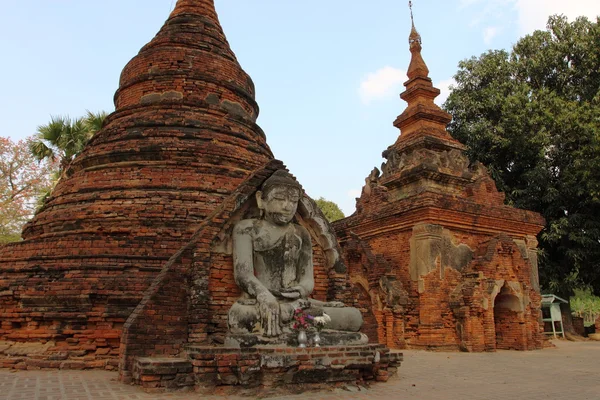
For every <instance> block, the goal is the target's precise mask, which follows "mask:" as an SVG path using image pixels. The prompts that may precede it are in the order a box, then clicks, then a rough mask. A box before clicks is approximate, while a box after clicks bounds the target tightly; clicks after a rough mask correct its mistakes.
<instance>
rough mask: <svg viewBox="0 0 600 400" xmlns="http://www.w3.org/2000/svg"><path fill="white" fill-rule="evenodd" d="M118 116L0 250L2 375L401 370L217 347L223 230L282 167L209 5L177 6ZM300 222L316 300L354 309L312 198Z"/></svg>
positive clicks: (336, 358) (368, 351)
mask: <svg viewBox="0 0 600 400" xmlns="http://www.w3.org/2000/svg"><path fill="white" fill-rule="evenodd" d="M114 102H115V112H114V113H112V114H111V115H110V116H109V117H108V118H107V120H106V122H105V125H104V127H103V128H102V130H101V131H100V132H98V133H97V134H96V135H95V136H94V137H93V138H92V139H91V140H90V142H89V143H88V145H87V147H86V148H85V150H84V151H83V152H82V153H81V154H80V155H78V156H77V158H76V159H75V161H74V162H73V163H72V164H71V165H70V166H69V168H68V170H67V171H66V172H65V174H64V176H63V178H62V179H61V180H60V181H59V183H58V185H57V186H56V188H55V189H54V191H53V192H52V195H51V196H50V198H49V199H48V200H47V201H46V203H45V205H44V206H43V208H42V209H41V210H40V211H39V212H38V213H37V214H36V216H35V217H34V218H33V220H32V221H31V222H30V223H28V224H27V225H26V227H25V228H24V230H23V234H22V236H23V241H22V242H19V243H13V244H9V245H6V246H3V247H0V324H1V325H0V367H9V368H17V369H31V368H106V369H117V368H119V370H120V376H121V379H122V380H124V381H135V382H137V383H140V384H144V385H146V386H147V387H152V388H158V387H162V388H167V387H168V388H175V387H177V388H181V387H187V386H193V385H194V384H195V383H198V382H199V383H201V384H202V383H205V384H209V385H237V384H241V385H261V384H264V385H273V384H274V383H277V382H284V381H285V383H307V382H308V383H310V382H313V381H315V380H318V381H319V382H323V381H325V382H326V381H328V379H329V380H331V381H335V382H338V381H356V380H364V379H377V380H380V381H381V380H387V377H388V371H389V372H390V373H393V371H395V368H396V367H397V366H398V363H399V359H400V358H399V355H395V356H391V355H390V351H389V349H387V348H386V347H385V346H383V345H377V344H367V345H365V346H363V347H362V348H360V349H358V350H357V349H355V348H350V347H348V348H345V347H344V348H333V349H327V348H324V349H323V350H320V351H316V350H317V349H315V351H314V352H313V353H314V355H313V356H307V355H306V350H304V349H291V350H294V351H292V352H291V353H294V354H293V357H292V356H290V355H289V354H287V353H285V352H284V353H282V354H279V353H280V352H279V351H278V352H277V354H271V353H269V354H266V353H264V352H263V353H261V352H260V351H251V350H247V351H245V352H243V353H242V351H241V350H240V349H239V348H238V349H231V348H225V347H223V343H224V341H225V338H226V335H227V332H228V322H227V321H228V320H227V317H228V311H229V309H230V308H231V307H232V304H233V303H234V302H235V301H236V300H237V299H238V298H239V297H240V295H241V291H240V288H239V287H238V285H237V284H236V282H235V279H234V275H233V274H234V273H233V267H232V241H231V231H232V227H233V226H234V224H235V223H236V222H237V221H239V220H241V219H243V218H251V217H253V215H256V214H257V211H258V210H257V204H256V200H255V193H256V192H257V190H260V187H261V185H262V184H263V183H264V182H265V181H266V180H267V179H268V178H269V177H270V176H271V175H273V174H274V173H275V171H277V170H281V169H285V166H284V165H283V163H282V162H280V161H278V160H275V159H274V157H273V154H272V153H271V150H270V149H269V147H268V145H267V143H266V138H265V134H264V133H263V131H262V130H261V128H260V127H259V126H258V125H257V124H256V119H257V116H258V111H259V110H258V105H257V103H256V101H255V100H254V84H253V82H252V80H251V78H250V77H249V76H248V75H247V74H246V73H245V72H244V71H243V69H242V68H241V67H240V65H239V63H238V62H237V60H236V57H235V55H234V53H233V52H232V50H231V49H230V46H229V44H228V42H227V40H226V38H225V35H224V33H223V30H222V28H221V26H220V23H219V20H218V17H217V13H216V11H215V6H214V1H213V0H178V2H177V3H176V6H175V8H174V10H173V11H172V13H171V14H170V16H169V17H168V19H167V21H166V22H165V24H164V26H163V27H162V28H161V29H160V31H159V32H158V34H157V35H156V36H155V37H154V39H152V41H150V43H148V44H147V45H146V46H144V47H143V48H142V49H141V50H140V52H139V54H137V55H136V56H135V57H134V58H133V59H132V60H131V61H130V62H129V63H128V64H127V65H126V66H125V68H124V70H123V72H122V74H121V79H120V85H119V88H118V90H117V92H116V93H115V96H114ZM295 221H296V223H297V224H299V225H302V226H303V227H305V228H306V229H307V231H308V232H309V234H310V236H311V238H312V240H311V242H312V245H313V264H314V291H313V292H312V298H314V299H316V300H321V301H340V302H344V303H345V304H347V305H354V304H356V303H357V302H356V300H355V298H354V296H353V292H352V290H350V289H351V286H352V284H351V282H350V279H349V275H348V270H347V267H346V265H345V264H344V262H343V260H342V257H341V249H340V247H339V245H338V243H337V240H336V238H335V233H334V231H333V228H332V227H331V226H330V225H329V223H328V222H327V221H326V219H325V218H324V217H323V215H322V213H321V212H320V210H319V209H318V207H317V206H316V204H315V203H314V201H312V200H311V199H310V198H309V197H308V196H306V195H304V196H303V197H302V199H301V201H300V204H299V206H298V211H297V214H296V216H295ZM272 353H273V352H272ZM288 353H289V352H288ZM296 353H297V354H296ZM265 357H266V359H267V360H268V362H265V361H264V360H265ZM290 357H291V358H290ZM165 360H167V361H165ZM282 363H283V364H282ZM331 365H334V367H330V366H331ZM317 370H318V371H317ZM324 377H328V378H327V379H325V378H324Z"/></svg>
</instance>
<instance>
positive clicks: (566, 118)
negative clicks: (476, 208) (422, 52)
mask: <svg viewBox="0 0 600 400" xmlns="http://www.w3.org/2000/svg"><path fill="white" fill-rule="evenodd" d="M599 49H600V18H598V19H597V21H596V22H591V21H589V20H588V19H586V18H578V19H577V20H575V21H574V22H572V23H569V22H568V21H567V19H566V18H565V17H563V16H553V17H550V19H549V21H548V26H547V30H545V31H536V32H534V33H533V34H531V35H528V36H525V37H524V38H522V39H520V40H519V41H518V42H517V44H516V45H515V46H514V47H513V49H512V51H511V52H506V51H503V50H495V51H489V52H487V53H485V54H482V55H481V56H480V57H478V58H475V57H474V58H471V59H469V60H464V61H462V62H460V63H459V71H458V73H457V74H456V76H455V80H456V85H455V87H454V90H453V91H452V93H451V94H450V96H449V97H448V100H447V101H446V103H445V104H444V106H445V108H446V109H447V110H448V112H450V113H451V114H452V115H453V117H454V119H453V121H452V123H451V124H450V125H449V128H448V129H449V131H450V132H451V134H452V135H453V136H454V137H455V138H456V139H458V140H460V141H461V142H463V143H465V144H466V145H467V147H468V153H469V156H470V158H471V159H472V160H479V161H481V162H483V163H484V164H486V165H487V166H488V169H489V171H490V173H491V175H492V177H493V178H494V179H495V180H496V183H497V185H498V188H499V189H500V190H502V191H504V192H505V193H506V196H507V200H508V202H509V203H510V204H512V205H514V206H516V207H519V208H525V209H529V210H534V211H537V212H540V213H541V214H542V215H543V216H544V217H545V218H546V221H547V226H546V228H545V229H544V231H542V234H541V235H540V256H541V257H540V278H541V281H542V284H543V287H544V290H546V291H551V292H554V293H557V294H559V295H561V296H563V297H566V298H568V297H569V296H570V295H571V294H572V293H573V289H574V288H577V287H582V286H586V285H589V286H590V287H592V288H593V290H594V292H595V293H600V51H599Z"/></svg>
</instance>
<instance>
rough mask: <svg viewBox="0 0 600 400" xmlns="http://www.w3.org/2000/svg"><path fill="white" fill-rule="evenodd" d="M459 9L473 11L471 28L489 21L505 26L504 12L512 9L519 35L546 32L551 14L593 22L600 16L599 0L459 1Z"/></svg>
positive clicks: (506, 22)
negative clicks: (541, 30)
mask: <svg viewBox="0 0 600 400" xmlns="http://www.w3.org/2000/svg"><path fill="white" fill-rule="evenodd" d="M459 7H461V8H471V9H472V10H473V12H474V15H473V17H472V18H471V21H470V23H469V26H471V27H473V26H477V25H479V24H485V23H487V24H490V23H491V22H492V21H493V23H494V24H498V23H504V25H506V26H508V25H509V23H508V18H507V15H506V13H505V12H506V11H507V10H514V11H516V13H517V20H518V29H519V35H520V36H522V35H525V34H528V33H531V32H533V31H534V30H536V29H545V28H546V22H548V17H549V16H551V15H554V14H564V15H566V16H567V17H568V18H569V21H573V20H574V19H575V18H577V17H579V16H582V15H583V16H586V17H588V18H589V19H593V20H595V19H596V16H598V15H600V1H598V0H566V1H565V0H487V1H485V2H484V1H478V0H460V3H459ZM490 40H491V38H490Z"/></svg>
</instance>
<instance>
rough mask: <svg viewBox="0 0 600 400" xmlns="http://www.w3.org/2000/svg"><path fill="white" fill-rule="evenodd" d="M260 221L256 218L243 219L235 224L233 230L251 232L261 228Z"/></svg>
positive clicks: (242, 232) (240, 232)
mask: <svg viewBox="0 0 600 400" xmlns="http://www.w3.org/2000/svg"><path fill="white" fill-rule="evenodd" d="M260 222H261V220H259V219H256V218H250V219H243V220H241V221H239V222H238V223H236V224H235V226H234V227H233V231H234V232H235V233H237V234H251V233H253V232H254V231H256V229H257V228H259V225H260Z"/></svg>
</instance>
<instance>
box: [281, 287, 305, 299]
mask: <svg viewBox="0 0 600 400" xmlns="http://www.w3.org/2000/svg"><path fill="white" fill-rule="evenodd" d="M280 293H281V297H285V298H286V299H292V300H296V299H299V298H300V297H301V295H300V289H299V288H298V287H291V288H285V289H281V291H280Z"/></svg>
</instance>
